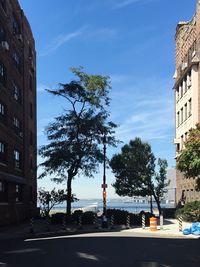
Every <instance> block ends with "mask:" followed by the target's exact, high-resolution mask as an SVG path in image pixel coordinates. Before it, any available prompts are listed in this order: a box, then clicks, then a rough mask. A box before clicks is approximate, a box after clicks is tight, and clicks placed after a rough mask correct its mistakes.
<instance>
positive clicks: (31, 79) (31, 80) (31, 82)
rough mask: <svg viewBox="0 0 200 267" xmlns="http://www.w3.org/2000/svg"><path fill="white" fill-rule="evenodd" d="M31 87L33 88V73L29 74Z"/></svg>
mask: <svg viewBox="0 0 200 267" xmlns="http://www.w3.org/2000/svg"><path fill="white" fill-rule="evenodd" d="M29 89H30V90H31V91H32V90H33V77H32V75H31V74H30V75H29Z"/></svg>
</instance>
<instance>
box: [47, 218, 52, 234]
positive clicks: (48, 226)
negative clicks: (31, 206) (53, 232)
mask: <svg viewBox="0 0 200 267" xmlns="http://www.w3.org/2000/svg"><path fill="white" fill-rule="evenodd" d="M50 223H51V221H50V217H49V216H47V217H46V228H47V231H48V232H49V231H50Z"/></svg>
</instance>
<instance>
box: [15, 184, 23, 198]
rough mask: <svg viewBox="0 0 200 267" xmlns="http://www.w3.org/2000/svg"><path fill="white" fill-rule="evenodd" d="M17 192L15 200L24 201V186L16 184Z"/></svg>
mask: <svg viewBox="0 0 200 267" xmlns="http://www.w3.org/2000/svg"><path fill="white" fill-rule="evenodd" d="M15 193H16V196H15V201H16V202H21V201H22V186H21V185H18V184H17V185H16V186H15Z"/></svg>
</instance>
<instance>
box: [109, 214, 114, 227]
mask: <svg viewBox="0 0 200 267" xmlns="http://www.w3.org/2000/svg"><path fill="white" fill-rule="evenodd" d="M114 223H115V218H114V215H111V217H110V229H113V228H114Z"/></svg>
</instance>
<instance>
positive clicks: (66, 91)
mask: <svg viewBox="0 0 200 267" xmlns="http://www.w3.org/2000/svg"><path fill="white" fill-rule="evenodd" d="M71 70H72V73H73V74H74V75H75V76H76V77H77V78H78V79H77V80H73V81H71V82H70V83H67V84H60V87H59V88H58V89H55V90H48V92H49V93H51V94H53V95H55V96H59V97H62V98H64V99H65V100H66V109H65V110H64V111H63V114H62V115H60V116H58V117H56V118H55V119H54V121H53V122H52V123H50V124H49V125H48V126H47V127H46V129H45V133H46V135H47V139H48V141H49V143H48V144H47V145H44V146H42V147H41V148H40V150H39V154H40V155H41V156H42V157H43V158H45V161H44V162H43V163H41V164H40V166H41V167H42V168H43V172H42V174H41V175H40V178H42V177H44V176H47V175H49V174H50V175H53V174H54V175H55V177H53V179H52V180H53V181H55V182H58V183H63V182H67V214H68V215H70V214H71V195H72V187H71V185H72V180H73V179H74V178H75V177H76V176H77V175H80V174H83V175H86V176H88V177H93V175H94V173H95V172H97V169H98V166H99V164H100V163H102V162H103V153H102V151H101V149H100V146H99V145H100V144H102V136H103V135H106V136H107V144H108V145H115V143H116V140H115V137H114V136H113V134H114V128H115V127H116V125H115V124H114V123H113V122H110V121H108V117H109V112H108V111H107V110H106V107H108V106H109V97H108V93H109V90H110V89H111V86H110V80H109V77H107V76H101V75H88V74H86V73H84V72H83V71H82V68H72V69H71Z"/></svg>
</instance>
